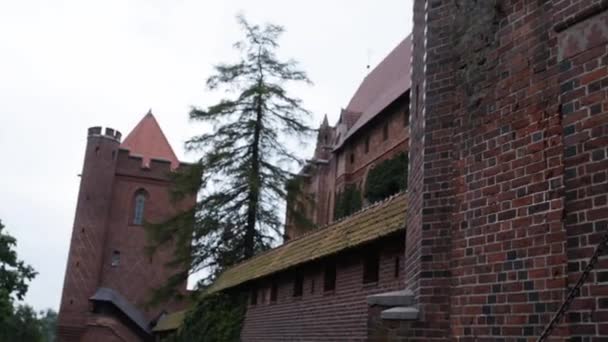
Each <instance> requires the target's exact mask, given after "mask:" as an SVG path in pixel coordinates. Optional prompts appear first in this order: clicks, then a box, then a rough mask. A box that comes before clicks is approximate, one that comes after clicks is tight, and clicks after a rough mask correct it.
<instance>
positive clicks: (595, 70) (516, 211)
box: [406, 0, 608, 341]
mask: <svg viewBox="0 0 608 342" xmlns="http://www.w3.org/2000/svg"><path fill="white" fill-rule="evenodd" d="M605 5H606V1H558V0H554V1H515V0H513V1H509V0H504V1H484V2H479V1H473V0H470V1H467V0H462V1H457V2H454V1H447V0H431V1H416V2H415V14H414V15H415V29H414V70H413V82H412V83H413V86H412V87H413V88H414V89H415V88H416V87H418V86H419V87H420V89H421V91H420V93H419V94H416V91H415V90H414V92H413V96H412V98H413V101H412V108H416V103H417V101H416V99H419V100H420V101H419V102H420V106H419V111H417V112H416V113H414V109H412V119H411V122H412V124H411V132H410V134H411V145H410V165H411V171H410V179H409V208H408V218H407V220H408V230H407V234H408V238H407V241H406V255H407V256H408V260H407V262H406V273H407V279H406V286H409V287H411V288H412V289H414V290H415V291H416V293H417V296H418V302H419V309H420V310H421V320H420V322H418V323H416V324H414V325H413V328H412V330H413V331H412V335H414V336H426V337H424V338H421V340H430V339H431V337H434V338H436V339H438V340H447V339H452V340H462V341H469V340H470V341H473V340H496V339H500V340H503V341H520V340H522V341H523V340H534V337H535V336H538V335H539V334H540V333H541V331H542V328H543V327H544V325H545V324H546V323H548V321H549V320H550V318H551V317H552V315H553V313H554V311H555V310H556V309H557V307H558V305H559V304H561V302H562V300H563V299H564V295H565V293H566V291H567V286H568V284H573V283H574V282H575V280H576V279H577V278H578V276H579V274H580V273H579V272H580V271H581V270H582V268H583V267H584V265H585V264H586V262H587V260H588V258H589V256H590V255H591V253H592V251H593V249H594V248H595V244H596V243H597V242H598V241H599V238H600V236H601V234H602V233H603V232H604V231H605V230H606V225H607V219H608V207H607V204H606V202H607V200H608V198H607V195H606V194H607V190H608V185H607V184H608V183H607V181H606V179H607V177H608V176H607V171H606V170H608V164H607V163H608V162H607V160H606V153H607V152H608V151H607V147H608V140H606V137H607V136H608V114H607V111H608V105H607V101H606V99H607V89H608V77H607V76H608V72H607V70H608V69H607V65H608V50H607V49H606V41H607V40H608V39H607V37H608V20H607V19H606V18H607V16H608V14H606V12H605V11H604V12H602V13H599V12H596V13H595V14H593V13H592V12H591V10H593V9H596V10H600V9H602V8H604V7H602V6H605ZM590 9H591V10H590ZM564 20H565V21H564ZM577 20H579V21H580V22H579V23H576V21H577ZM581 20H582V21H581ZM606 267H608V264H606V263H605V262H604V261H603V260H602V261H600V264H599V270H598V271H596V273H594V274H593V275H592V277H591V278H590V280H589V282H588V285H587V286H586V287H585V288H584V289H583V291H582V295H583V297H582V298H580V299H578V300H577V301H576V302H575V304H574V305H573V307H572V308H571V314H570V315H568V317H567V318H568V321H566V322H563V323H562V324H561V325H560V328H559V329H558V330H556V331H555V332H554V333H553V336H554V337H556V340H565V339H567V338H572V339H573V340H579V341H583V340H588V341H591V340H598V341H599V340H603V339H605V338H606V336H608V324H607V320H608V310H606V309H607V308H608V305H607V304H606V294H607V293H608V291H607V287H606V283H604V281H606V280H608V279H606V278H605V276H604V274H608V273H606V272H605V270H606ZM591 336H593V338H591Z"/></svg>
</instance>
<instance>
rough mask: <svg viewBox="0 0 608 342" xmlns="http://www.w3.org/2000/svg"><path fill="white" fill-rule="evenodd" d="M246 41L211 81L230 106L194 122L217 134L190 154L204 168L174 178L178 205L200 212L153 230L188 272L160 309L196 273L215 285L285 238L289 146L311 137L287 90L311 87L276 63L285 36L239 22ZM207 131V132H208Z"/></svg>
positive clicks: (291, 68) (196, 113) (165, 292)
mask: <svg viewBox="0 0 608 342" xmlns="http://www.w3.org/2000/svg"><path fill="white" fill-rule="evenodd" d="M238 20H239V24H240V25H241V27H242V29H243V31H244V36H245V37H244V39H243V40H242V41H240V42H237V43H236V44H235V47H236V48H237V49H238V51H239V52H240V59H239V60H238V61H237V62H236V63H232V64H220V65H218V66H216V67H215V73H214V75H212V76H211V77H209V78H208V79H207V86H208V88H209V89H210V90H214V91H222V94H225V98H223V99H222V100H220V101H219V102H218V103H216V104H212V105H210V106H208V107H206V108H193V109H192V110H191V112H190V118H191V120H193V121H198V122H202V123H205V124H210V125H212V126H213V131H212V132H208V133H203V134H200V135H197V136H194V137H192V138H191V139H190V140H188V141H187V142H186V149H187V150H188V151H190V152H197V153H200V154H201V158H200V159H199V161H198V162H197V163H196V164H195V165H193V166H192V167H190V168H187V169H185V170H184V171H182V172H180V173H178V174H177V175H176V178H175V181H176V187H175V191H174V196H173V197H174V198H175V199H180V198H184V197H186V196H197V203H196V206H195V207H194V208H193V209H192V210H191V211H187V212H182V213H180V214H179V215H177V216H175V217H173V218H171V219H170V220H168V221H166V222H163V223H160V224H150V225H148V230H149V232H150V234H149V236H150V237H151V238H152V241H153V244H154V246H152V248H150V251H151V252H153V251H154V250H155V249H156V247H158V246H160V245H164V244H177V245H179V246H182V245H186V246H191V248H177V249H176V254H175V258H174V260H173V262H172V263H171V265H169V266H171V267H172V268H173V269H185V270H184V271H183V272H181V273H179V274H177V275H176V276H175V277H173V278H172V279H171V280H170V281H169V283H168V284H167V286H166V287H165V288H164V289H159V291H158V292H157V294H160V295H157V296H156V301H159V300H161V299H162V298H163V297H165V298H166V297H167V296H169V295H171V293H172V290H171V287H173V286H175V285H176V284H181V282H182V281H184V280H185V279H186V278H187V276H188V275H189V274H190V273H192V272H197V271H201V270H204V272H205V273H206V274H208V277H207V278H205V279H204V280H203V281H202V282H201V284H199V285H205V284H209V283H210V282H211V281H212V280H213V279H214V278H215V277H216V276H217V274H219V273H220V272H221V271H222V270H223V269H225V268H226V267H229V266H231V265H234V264H236V263H238V262H240V261H243V260H245V259H247V258H250V257H252V256H253V255H255V254H257V253H259V252H261V251H264V250H267V249H268V248H270V246H271V245H272V242H273V241H274V240H275V239H277V238H280V237H281V234H282V220H281V215H280V214H281V213H280V212H279V210H280V208H281V206H280V205H278V204H279V203H281V201H284V200H285V199H286V197H287V191H286V186H285V185H286V184H287V181H288V180H289V179H291V178H292V177H293V173H291V172H290V168H291V167H292V166H295V164H299V163H300V160H299V158H298V157H297V156H296V155H295V154H294V153H293V152H292V151H290V150H289V149H288V148H287V147H286V146H288V145H289V144H287V140H288V139H289V141H294V139H300V141H303V139H304V138H305V137H307V136H308V135H309V134H310V133H312V132H313V130H312V129H310V128H309V127H308V126H307V125H306V124H305V121H306V120H305V119H308V118H309V116H310V113H309V112H308V111H307V110H305V109H304V108H302V106H301V100H299V99H297V98H295V97H291V96H290V95H289V94H288V92H287V90H286V88H285V87H286V86H288V85H289V84H293V83H310V81H309V80H308V78H307V76H306V74H305V73H304V72H303V71H300V70H299V69H297V64H296V62H294V61H292V60H287V61H283V60H280V59H279V58H278V57H277V56H276V50H277V48H278V46H279V45H278V43H277V41H278V38H279V37H280V35H281V34H282V33H283V28H282V27H280V26H277V25H265V26H258V25H252V24H250V23H248V22H247V21H246V20H245V19H244V18H242V17H239V18H238ZM205 127H209V125H206V126H205Z"/></svg>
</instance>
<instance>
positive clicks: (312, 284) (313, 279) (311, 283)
mask: <svg viewBox="0 0 608 342" xmlns="http://www.w3.org/2000/svg"><path fill="white" fill-rule="evenodd" d="M310 293H311V294H313V293H315V278H314V277H312V278H310Z"/></svg>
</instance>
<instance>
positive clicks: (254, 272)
mask: <svg viewBox="0 0 608 342" xmlns="http://www.w3.org/2000/svg"><path fill="white" fill-rule="evenodd" d="M406 208H407V195H406V194H405V193H401V194H398V195H395V196H393V197H390V198H388V199H386V200H384V201H382V202H379V203H376V204H373V205H371V206H369V207H367V208H366V209H363V210H362V211H360V212H358V213H355V214H354V215H352V216H349V217H347V218H345V219H343V220H341V221H338V222H335V223H332V224H330V225H328V226H326V227H325V228H321V229H317V230H313V231H312V232H310V233H308V234H304V235H302V236H300V237H298V238H296V239H294V240H291V241H289V242H288V243H286V244H284V245H282V246H279V247H277V248H274V249H271V250H270V251H268V252H265V253H262V254H260V255H258V256H255V257H253V258H251V259H249V260H247V261H244V262H242V263H240V264H238V265H236V266H234V267H232V268H229V269H227V270H226V271H224V272H223V273H222V274H221V275H220V276H219V277H218V278H217V280H216V281H215V282H214V283H213V285H211V287H210V288H209V289H208V293H213V292H217V291H221V290H225V289H228V288H231V287H235V286H238V285H240V284H243V283H246V282H248V281H251V280H254V279H258V278H262V277H265V276H268V275H271V274H274V273H277V272H280V271H283V270H286V269H288V268H291V267H294V266H297V265H301V264H304V263H307V262H311V261H314V260H318V259H320V258H323V257H326V256H330V255H334V254H336V253H339V252H341V251H345V250H347V249H349V248H353V247H357V246H360V245H362V244H364V243H366V242H371V241H374V240H376V239H378V238H381V237H383V236H387V235H389V234H391V233H395V232H397V231H400V230H403V229H405V211H406Z"/></svg>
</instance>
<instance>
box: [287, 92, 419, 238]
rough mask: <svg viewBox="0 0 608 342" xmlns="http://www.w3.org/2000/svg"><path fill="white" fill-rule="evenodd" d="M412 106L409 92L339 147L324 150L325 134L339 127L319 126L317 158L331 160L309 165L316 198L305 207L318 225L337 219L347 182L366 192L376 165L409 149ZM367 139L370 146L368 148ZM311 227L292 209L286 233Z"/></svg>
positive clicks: (307, 189) (310, 190)
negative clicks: (301, 222)
mask: <svg viewBox="0 0 608 342" xmlns="http://www.w3.org/2000/svg"><path fill="white" fill-rule="evenodd" d="M408 106H409V104H408V94H407V92H406V93H405V94H403V95H402V96H401V97H400V98H399V99H397V100H396V101H395V102H394V103H393V104H391V105H390V106H388V107H387V108H386V109H385V110H384V111H382V112H381V113H379V114H378V115H377V116H376V117H374V119H372V120H371V121H370V122H369V123H368V124H366V125H365V126H363V127H362V128H361V129H360V130H359V131H357V133H356V134H354V135H353V136H352V137H351V138H349V139H348V140H346V141H345V142H344V144H343V145H342V146H341V148H340V149H336V150H332V149H333V148H332V147H331V145H330V146H328V147H327V148H326V150H325V152H321V151H323V146H325V145H327V143H326V142H325V141H324V136H326V135H327V136H328V137H330V138H335V137H336V132H335V131H336V129H337V128H336V127H330V126H323V125H322V126H321V127H320V128H319V134H318V138H317V147H316V149H315V150H316V152H315V156H314V158H319V159H325V160H327V164H318V165H315V166H309V167H308V168H309V169H307V173H309V174H310V177H306V178H305V180H304V185H303V188H302V192H303V193H304V194H306V195H308V196H311V197H312V198H314V202H313V203H307V205H305V206H304V207H305V208H304V209H303V210H302V212H304V213H306V217H307V218H308V219H310V220H311V222H313V223H314V224H316V225H317V226H324V225H327V224H329V223H331V222H333V221H334V207H335V200H336V195H337V194H338V193H339V192H342V191H344V187H345V186H346V185H354V186H356V187H357V188H358V189H360V190H361V192H362V193H363V192H364V191H363V189H365V180H366V177H367V174H368V172H369V171H370V170H371V169H372V168H373V167H374V166H375V165H377V164H378V163H380V162H382V161H383V160H386V159H389V158H391V157H393V156H394V155H396V154H398V153H399V152H406V151H407V149H408V145H409V144H408V139H409V129H408V125H407V122H408V121H407V120H408V119H407V118H409V115H408ZM385 125H386V127H387V128H388V129H387V132H388V136H387V138H386V139H384V131H383V130H384V127H385ZM337 126H339V125H337ZM366 141H367V142H368V144H367V146H368V147H369V149H368V150H367V151H366ZM351 158H352V159H351ZM307 230H308V229H307V228H306V227H299V226H298V225H296V224H295V223H294V222H293V221H291V220H290V218H289V213H288V218H287V225H286V229H285V233H286V236H288V237H289V238H295V237H297V236H298V235H300V234H302V233H304V232H306V231H307Z"/></svg>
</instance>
